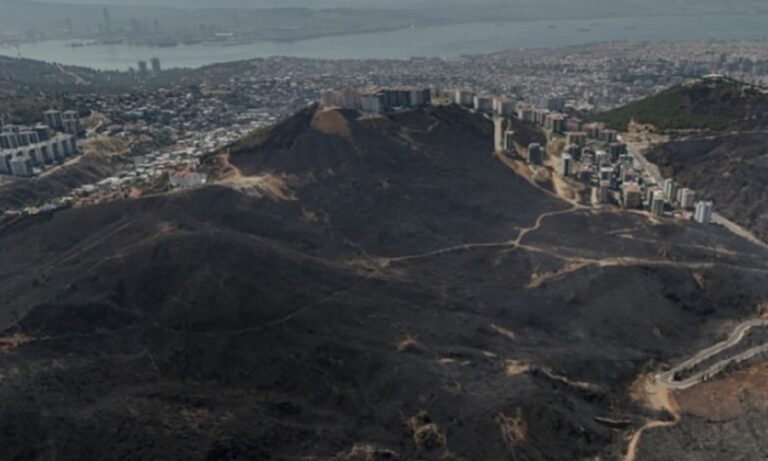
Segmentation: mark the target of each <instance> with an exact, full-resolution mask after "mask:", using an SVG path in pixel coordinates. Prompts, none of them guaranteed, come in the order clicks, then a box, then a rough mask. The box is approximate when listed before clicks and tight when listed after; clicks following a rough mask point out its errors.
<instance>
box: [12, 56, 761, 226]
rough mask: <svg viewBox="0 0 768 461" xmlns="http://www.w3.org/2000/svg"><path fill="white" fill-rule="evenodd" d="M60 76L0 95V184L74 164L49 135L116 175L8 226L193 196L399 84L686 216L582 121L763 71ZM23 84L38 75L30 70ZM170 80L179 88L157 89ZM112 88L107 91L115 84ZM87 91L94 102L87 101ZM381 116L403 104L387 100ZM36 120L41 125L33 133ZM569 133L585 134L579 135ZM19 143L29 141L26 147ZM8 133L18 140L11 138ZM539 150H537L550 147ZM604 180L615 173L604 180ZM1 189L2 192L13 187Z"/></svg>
mask: <svg viewBox="0 0 768 461" xmlns="http://www.w3.org/2000/svg"><path fill="white" fill-rule="evenodd" d="M14 61H17V60H14V59H10V60H9V62H12V63H13V62H14ZM21 64H25V63H24V62H21ZM59 69H61V70H62V72H64V74H65V75H67V76H68V77H69V78H71V79H72V85H71V86H70V89H69V91H66V92H65V93H63V96H62V95H59V94H57V93H54V92H53V91H52V92H50V94H47V95H46V93H45V85H44V83H43V84H41V85H40V86H41V87H42V88H37V87H34V88H30V87H26V86H24V85H23V84H21V83H18V82H15V83H14V84H9V85H7V86H6V87H5V88H4V90H3V92H4V93H6V94H8V96H7V97H6V100H8V101H11V102H13V104H10V110H8V109H6V110H4V112H5V114H4V115H3V119H4V121H5V128H3V131H4V132H5V133H6V134H5V137H6V138H7V141H6V142H5V143H4V144H3V146H2V147H3V148H4V149H6V150H5V151H4V157H3V158H4V159H5V161H4V164H3V165H2V168H0V172H2V173H5V174H6V175H13V176H16V177H19V176H22V177H24V176H27V177H28V176H36V175H40V174H42V175H45V174H46V172H47V171H48V172H50V170H55V168H54V166H57V165H58V164H60V163H62V162H65V161H66V164H67V165H71V164H74V163H76V162H77V161H78V158H79V157H75V158H74V159H70V158H67V157H69V156H70V155H73V154H74V153H75V151H74V150H72V149H69V148H68V149H67V151H64V150H63V149H62V155H53V152H51V155H48V154H47V149H46V150H45V152H43V150H42V149H40V147H39V146H38V142H44V143H51V142H52V141H51V140H49V139H48V137H49V134H53V135H54V137H53V138H52V139H53V140H60V139H65V138H64V136H70V137H73V136H77V137H80V138H81V139H80V140H79V142H80V147H79V149H78V152H97V153H101V154H103V153H104V152H105V151H106V152H109V153H110V155H111V156H112V157H113V158H115V159H117V161H118V163H119V165H120V166H119V168H117V169H116V170H115V171H113V174H111V175H109V176H107V177H104V178H101V179H100V180H99V181H98V182H97V183H94V184H81V185H80V186H79V187H76V188H73V190H72V191H71V193H69V194H65V195H64V196H61V197H55V198H51V199H49V200H45V201H42V202H41V201H37V202H35V203H29V204H27V206H24V207H22V208H20V209H10V210H4V212H5V213H6V214H18V213H34V212H36V211H39V210H40V209H42V210H47V209H51V208H56V207H61V206H70V205H71V204H77V203H97V202H99V201H101V200H104V199H106V198H116V197H123V196H129V195H132V194H133V195H134V196H135V195H136V194H137V193H140V191H141V190H142V189H145V190H146V189H155V188H157V187H158V186H159V187H161V188H162V187H167V186H168V185H169V184H173V185H176V186H178V185H185V186H189V185H194V184H201V183H204V182H205V175H204V174H202V173H200V174H198V173H196V170H197V166H198V164H199V159H200V158H201V157H202V156H204V155H205V154H206V153H210V152H213V151H215V150H217V149H219V148H221V147H223V146H226V145H227V144H229V143H231V142H233V141H235V140H237V139H238V138H240V137H242V136H243V135H245V134H246V133H248V132H250V131H252V130H254V129H257V128H259V127H262V126H265V125H268V124H270V123H273V122H275V121H276V120H278V119H279V118H281V117H283V116H286V115H288V114H290V113H292V112H294V111H295V110H297V109H299V108H302V107H305V106H307V105H308V104H313V103H317V102H324V103H325V104H326V105H339V106H343V107H353V108H356V109H361V110H365V111H370V112H384V111H385V109H387V107H386V101H383V100H381V101H380V100H379V96H374V97H372V95H375V93H376V89H377V88H398V87H403V86H410V87H417V88H421V89H422V93H421V94H420V95H419V96H418V98H417V97H416V96H414V98H415V99H414V101H416V99H418V101H419V104H422V103H427V102H429V103H436V104H445V103H450V102H456V103H458V104H460V105H465V106H467V107H468V108H471V109H473V110H479V111H493V110H494V109H498V110H497V112H498V114H499V115H503V116H511V117H517V118H520V119H521V120H523V121H525V122H536V123H538V124H540V125H541V126H542V127H545V128H547V129H548V130H549V132H551V133H553V134H554V135H555V137H561V138H563V140H564V142H565V145H564V146H562V147H563V148H565V149H566V154H565V155H564V156H563V162H564V165H563V168H567V173H568V174H567V176H573V177H576V178H581V179H582V180H584V181H585V182H587V183H589V182H594V184H593V185H594V186H595V187H594V191H595V192H594V193H593V197H592V200H593V201H595V202H596V203H603V202H608V201H610V202H615V203H620V204H623V205H624V206H628V207H639V206H646V207H647V208H649V209H653V210H655V212H656V213H657V214H659V213H661V210H660V208H659V207H660V206H661V205H659V204H658V203H657V204H656V205H655V206H654V205H653V202H654V197H656V198H657V202H658V199H660V197H661V196H662V195H663V196H664V197H665V198H666V201H667V203H675V204H680V205H681V208H683V209H690V208H692V207H694V206H695V205H694V204H693V202H692V200H693V198H694V196H695V194H694V192H693V191H691V190H688V189H685V188H682V187H677V186H676V185H675V184H670V183H667V184H665V183H664V182H663V179H662V178H659V177H658V175H656V176H655V180H654V179H653V178H654V176H653V175H650V176H649V175H648V174H643V173H642V171H637V172H636V171H634V170H633V168H634V167H633V166H632V165H630V164H629V163H628V162H629V161H628V160H627V159H628V158H629V157H627V155H628V154H627V152H626V145H624V144H622V143H619V142H618V133H617V132H616V131H614V130H612V129H610V128H611V127H606V125H605V124H594V123H592V124H590V123H588V122H589V117H590V115H591V114H593V113H596V112H599V111H604V110H607V109H610V108H613V107H616V106H619V105H622V104H625V103H627V102H629V101H633V100H636V99H638V98H641V97H644V96H648V95H652V94H656V93H658V92H659V91H661V90H663V89H665V88H667V87H669V86H671V85H674V84H677V83H680V82H683V81H685V80H686V79H689V78H697V77H701V76H702V75H706V74H713V73H717V74H723V75H728V76H731V77H734V78H738V79H742V80H744V81H749V82H754V83H762V82H764V79H765V77H764V74H765V72H764V71H765V70H766V69H768V45H766V44H765V43H762V42H661V43H655V44H653V45H652V46H650V45H649V44H648V43H604V44H596V45H590V46H580V47H573V48H567V49H557V50H521V51H510V52H505V53H500V54H494V55H489V56H478V57H464V58H461V59H455V60H443V59H411V60H404V61H395V60H392V61H390V60H386V61H381V60H370V61H366V60H361V61H326V60H313V59H298V58H280V57H276V58H269V59H256V60H252V61H245V62H238V63H229V64H221V65H216V66H211V67H207V68H203V69H200V70H197V71H184V72H181V73H179V72H178V71H164V70H163V69H162V64H161V63H160V62H159V60H153V61H152V62H151V66H150V65H148V64H147V62H140V63H138V69H139V70H138V72H134V73H133V74H120V73H103V74H101V73H99V74H95V75H94V74H92V73H89V72H87V71H85V70H80V69H77V68H63V67H59ZM27 72H30V73H32V72H35V68H34V66H31V68H30V69H29V70H28V71H27ZM38 72H40V70H38ZM168 73H172V75H173V77H174V79H175V80H177V83H173V84H171V83H167V81H166V80H165V78H166V77H167V76H168V75H169V74H168ZM105 81H106V83H105ZM109 81H112V82H114V83H113V84H112V86H110V84H109V83H108V82H109ZM118 82H119V83H118ZM89 87H92V88H94V90H92V91H89ZM96 88H99V89H98V90H96ZM105 88H106V89H105ZM40 89H42V90H43V92H42V93H43V96H40ZM462 89H465V90H462ZM57 90H60V88H59V87H57ZM31 94H34V96H31ZM361 94H362V95H363V97H362V99H361V98H360V95H361ZM350 95H352V96H350ZM489 95H493V96H489ZM350 98H351V99H350ZM19 101H21V103H19ZM363 103H365V104H363ZM46 104H48V106H47V105H46ZM497 104H498V105H497ZM389 105H390V106H392V107H397V106H405V105H406V104H403V102H398V101H394V102H391V103H389ZM52 109H55V110H52ZM59 109H64V110H63V111H59ZM44 113H45V114H44ZM44 117H48V119H44V120H43V121H44V122H45V123H43V124H40V123H39V122H40V120H41V119H43V118H44ZM51 117H52V120H51V119H50V118H51ZM56 117H58V118H56ZM67 120H69V122H67ZM65 122H66V123H68V124H69V125H68V128H67V129H65V127H64V124H65ZM73 123H74V124H75V126H74V127H73V126H72V124H73ZM25 125H29V127H28V128H25V127H24V126H25ZM64 132H68V133H69V134H68V135H67V134H65V133H64ZM580 132H584V133H585V134H589V135H590V136H587V137H580V136H577V134H576V133H580ZM29 133H33V134H32V136H37V137H34V138H33V139H30V136H29ZM15 135H19V137H18V139H13V140H11V137H12V136H15ZM38 137H39V138H38ZM66 139H68V138H66ZM585 139H587V140H588V141H585ZM600 140H603V141H606V142H605V143H604V144H605V146H603V145H602V144H595V143H596V142H598V141H600ZM587 142H589V144H590V145H586V143H587ZM572 144H574V145H573V146H572ZM29 146H31V147H33V149H31V151H32V152H31V153H30V152H26V153H21V152H20V151H18V149H17V152H10V151H9V150H8V149H12V148H18V147H29ZM603 147H605V148H603ZM541 148H543V149H544V150H546V149H547V146H541ZM51 149H53V148H52V147H51ZM535 149H536V147H535V146H533V150H535ZM27 150H28V151H29V150H30V149H27ZM37 151H40V152H39V155H36V152H37ZM99 151H100V152H99ZM605 152H607V153H608V157H606V156H605V155H604V153H605ZM14 155H15V157H14ZM558 155H559V154H558ZM14 159H15V160H14ZM569 159H570V160H569ZM13 161H15V165H16V167H15V168H14V167H13V165H12V162H13ZM570 161H573V164H571V163H569V162H570ZM607 168H612V169H613V171H614V173H613V174H612V175H609V174H608V172H607ZM179 175H183V176H185V179H184V180H181V179H180V176H179ZM0 181H5V182H8V181H10V177H9V176H6V177H5V179H0ZM659 189H660V190H659ZM678 190H679V192H678ZM662 192H663V194H662ZM614 193H616V194H618V195H616V194H614ZM678 195H679V197H678ZM701 207H703V208H702V209H701V210H700V211H701V212H700V213H696V214H695V215H696V216H700V218H701V219H702V220H708V219H707V218H706V217H707V216H708V215H709V214H710V213H711V203H710V202H708V201H707V202H702V204H701Z"/></svg>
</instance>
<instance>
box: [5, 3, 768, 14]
mask: <svg viewBox="0 0 768 461" xmlns="http://www.w3.org/2000/svg"><path fill="white" fill-rule="evenodd" d="M17 1H18V0H17ZM27 1H29V0H27ZM48 1H50V2H56V3H88V4H112V5H153V6H173V7H178V8H200V7H211V8H214V7H215V8H221V7H253V8H275V7H313V8H335V7H351V8H423V7H425V6H426V7H437V8H440V7H446V6H451V5H463V6H474V7H479V6H481V5H491V4H496V5H498V4H506V5H508V6H511V7H517V6H520V7H531V6H539V7H540V8H541V10H542V11H550V12H552V13H553V14H555V15H556V14H557V13H558V11H562V12H567V11H568V10H578V9H581V8H599V7H604V8H616V7H617V6H618V7H627V8H636V9H637V10H636V11H634V12H642V9H644V8H652V9H663V8H665V7H669V8H671V9H676V8H677V9H679V8H685V9H691V10H701V9H706V8H712V7H716V8H718V9H720V10H723V9H729V8H733V9H739V10H744V12H748V9H749V8H750V7H751V6H755V5H764V3H765V2H764V1H763V0H48ZM632 13H633V11H632V10H631V9H630V10H628V11H627V16H632V15H633V14H632Z"/></svg>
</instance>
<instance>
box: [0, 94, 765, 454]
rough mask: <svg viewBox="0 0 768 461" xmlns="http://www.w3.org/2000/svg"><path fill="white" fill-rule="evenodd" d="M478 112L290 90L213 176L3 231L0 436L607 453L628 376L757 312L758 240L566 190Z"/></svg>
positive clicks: (167, 450)
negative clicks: (499, 150) (528, 166)
mask: <svg viewBox="0 0 768 461" xmlns="http://www.w3.org/2000/svg"><path fill="white" fill-rule="evenodd" d="M491 130H492V125H491V123H490V122H488V121H487V120H485V119H484V118H482V117H480V116H475V115H472V114H469V113H467V112H464V111H463V110H461V109H458V108H455V107H444V108H434V109H425V110H422V111H415V112H411V113H404V114H398V115H393V116H389V117H377V118H369V117H362V116H361V115H360V114H358V113H355V112H345V111H321V110H319V109H316V108H312V109H307V110H305V111H303V112H300V113H299V114H297V115H295V116H294V117H292V118H290V119H288V120H286V121H284V122H283V123H281V124H278V125H276V126H274V127H272V128H270V129H269V130H265V131H263V132H260V133H257V134H255V135H254V136H253V137H251V138H249V139H247V140H244V141H243V142H242V143H241V144H240V145H238V146H234V147H233V148H232V149H231V150H230V152H228V153H226V154H223V155H222V156H220V157H218V158H215V159H211V168H212V171H217V174H219V176H220V178H219V182H218V183H217V184H215V185H211V186H209V187H205V188H202V189H198V190H195V191H191V192H185V193H176V194H169V195H158V196H153V197H147V198H143V199H140V200H134V201H123V202H113V203H107V204H102V205H97V206H93V207H89V208H81V209H72V210H67V211H63V212H58V213H55V214H51V215H39V216H36V217H32V218H27V219H25V220H22V221H19V222H14V223H13V224H11V225H8V226H6V227H4V228H2V229H0V260H2V261H3V264H2V265H0V300H2V302H1V303H0V330H2V332H3V333H2V339H0V401H2V402H3V405H2V406H0V416H1V417H0V443H1V444H2V446H3V447H4V449H3V455H2V457H3V458H7V459H35V458H37V459H40V458H51V457H56V458H57V459H78V460H82V459H207V460H234V459H275V460H307V459H312V460H338V461H341V460H417V459H418V460H437V459H449V460H450V459H453V460H478V459H483V460H506V459H517V460H563V459H568V460H581V459H584V460H586V459H594V458H595V457H601V458H602V459H618V458H620V455H621V453H622V452H623V451H624V449H625V436H626V435H627V431H629V430H632V429H633V428H635V427H637V426H639V425H641V424H642V423H643V419H644V411H643V410H641V409H640V408H639V407H637V406H636V405H635V404H634V403H632V401H631V400H630V399H629V397H628V391H627V389H628V387H629V385H630V384H631V383H632V382H633V381H634V380H635V378H636V377H637V375H638V374H640V373H641V372H642V371H644V370H647V369H648V368H647V367H648V366H649V363H652V362H655V363H664V362H668V361H672V360H675V359H678V358H679V357H684V356H686V355H688V354H690V353H692V352H693V351H695V350H696V349H697V348H699V347H701V346H702V345H706V344H708V343H709V342H710V341H712V340H713V339H714V338H715V336H716V335H717V331H718V327H719V326H720V325H722V323H723V322H727V321H730V320H733V319H737V318H744V317H749V316H752V315H754V311H755V309H756V306H758V305H759V304H760V303H761V302H762V301H763V300H765V299H767V298H768V287H766V286H765V284H764V283H762V282H763V281H764V277H765V274H766V271H768V267H767V266H766V263H765V260H766V258H765V253H764V252H763V251H762V250H761V249H759V248H756V247H754V246H752V245H751V244H749V243H746V242H744V241H741V240H739V239H737V238H736V237H733V236H731V235H730V234H728V233H726V232H725V231H722V230H720V229H717V228H714V229H712V228H709V227H706V226H694V225H682V224H680V223H676V222H656V221H652V220H650V219H649V218H648V217H646V216H644V215H641V214H625V213H618V212H615V211H613V210H610V209H606V210H593V209H588V208H584V207H581V206H578V205H576V204H573V203H570V202H566V201H564V200H561V199H559V198H558V197H556V196H554V195H553V194H552V193H551V192H548V191H546V190H543V189H540V188H539V187H537V186H535V185H533V184H531V183H529V182H528V181H527V180H526V179H525V178H523V177H521V176H518V175H517V174H515V173H514V172H513V171H511V170H510V169H508V168H507V167H506V166H505V165H504V164H503V163H502V162H500V161H499V160H498V159H497V158H495V157H494V156H493V155H491V150H492V147H493V146H492V139H493V137H492V133H491ZM596 418H598V419H596ZM600 418H609V419H610V418H613V419H618V420H622V421H628V422H627V423H626V424H625V425H624V426H622V427H616V426H611V425H606V424H605V423H604V422H603V423H601V422H600V421H604V420H601V419H600ZM667 448H668V449H669V450H670V453H672V454H674V450H680V446H679V445H675V444H674V443H673V442H669V443H668V446H667V447H665V449H667Z"/></svg>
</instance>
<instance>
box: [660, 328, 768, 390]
mask: <svg viewBox="0 0 768 461" xmlns="http://www.w3.org/2000/svg"><path fill="white" fill-rule="evenodd" d="M760 327H768V320H764V319H754V320H749V321H747V322H744V323H742V324H740V325H738V326H737V327H736V328H734V330H733V332H732V333H731V335H730V336H729V337H728V339H726V340H725V341H723V342H721V343H717V344H715V345H714V346H711V347H708V348H706V349H704V350H702V351H700V352H699V353H697V354H696V355H694V356H693V357H691V358H690V359H688V360H686V361H685V362H683V363H681V364H679V365H677V366H676V367H674V368H672V369H671V370H669V371H667V372H664V373H660V374H658V375H656V379H657V381H658V382H659V384H661V385H662V386H664V387H667V388H669V389H675V390H685V389H688V388H691V387H693V386H695V385H697V384H700V383H702V382H704V381H706V380H707V379H710V378H712V377H714V376H715V375H717V374H719V373H721V372H722V371H723V370H725V368H726V367H727V366H728V365H731V364H733V363H739V362H743V361H745V360H749V359H751V358H753V357H755V356H757V355H760V354H764V353H767V352H768V344H763V345H762V346H758V347H753V348H751V349H749V350H746V351H744V352H741V353H739V354H738V355H735V356H732V357H729V358H727V359H725V360H721V361H719V362H717V363H715V364H714V365H712V366H711V367H709V368H707V369H706V370H703V371H700V372H698V373H695V374H693V375H692V376H690V377H688V378H686V379H683V380H677V379H676V378H675V375H676V374H677V373H679V372H681V371H683V370H686V369H690V368H693V367H695V366H696V365H698V364H699V363H701V362H703V361H705V360H707V359H709V358H711V357H713V356H715V355H717V354H719V353H721V352H723V351H725V350H726V349H729V348H731V347H733V346H735V345H737V344H738V343H740V342H741V341H742V340H743V339H744V337H745V336H746V335H747V333H749V331H750V330H752V329H753V328H760Z"/></svg>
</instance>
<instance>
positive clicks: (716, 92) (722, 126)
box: [590, 78, 768, 131]
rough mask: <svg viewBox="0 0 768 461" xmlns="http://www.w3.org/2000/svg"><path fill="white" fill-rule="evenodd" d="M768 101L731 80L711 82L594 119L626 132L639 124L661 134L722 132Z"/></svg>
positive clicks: (680, 88) (668, 92) (677, 89)
mask: <svg viewBox="0 0 768 461" xmlns="http://www.w3.org/2000/svg"><path fill="white" fill-rule="evenodd" d="M764 105H766V106H768V97H766V95H765V94H763V93H762V92H760V91H754V90H752V89H751V88H750V87H748V86H746V85H744V84H742V83H740V82H737V81H735V80H731V79H727V78H718V79H707V80H702V81H699V82H695V83H689V84H684V85H680V86H676V87H673V88H670V89H668V90H666V91H663V92H661V93H659V94H657V95H655V96H652V97H650V98H646V99H642V100H639V101H635V102H633V103H630V104H628V105H626V106H624V107H621V108H618V109H614V110H611V111H608V112H604V113H602V114H598V115H596V116H594V117H591V118H590V121H597V122H604V123H606V124H607V125H608V126H609V127H610V128H613V129H616V130H620V131H626V130H627V129H628V126H629V123H630V122H631V121H633V120H634V121H635V122H637V123H642V124H652V125H654V126H656V127H657V128H658V129H659V130H661V131H667V130H690V129H693V130H705V131H722V130H726V129H728V128H731V127H734V126H736V125H737V124H738V123H739V122H740V121H741V120H745V119H749V118H752V117H751V116H752V115H754V114H756V113H758V112H759V111H760V108H761V107H762V106H764Z"/></svg>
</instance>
